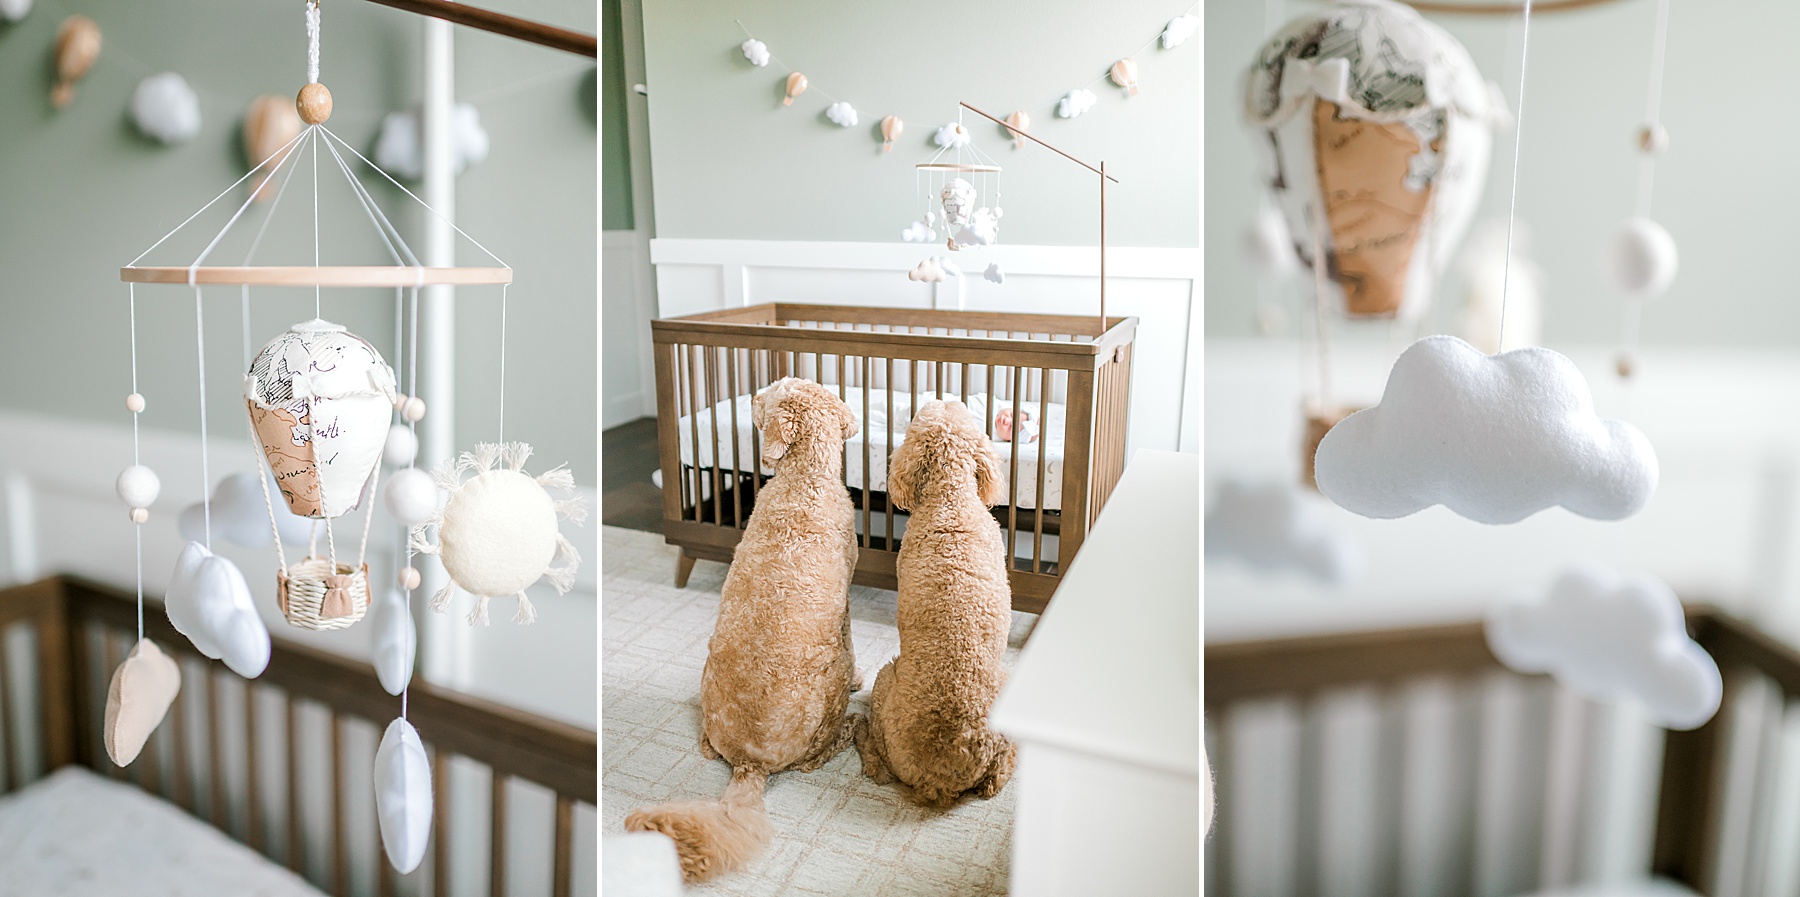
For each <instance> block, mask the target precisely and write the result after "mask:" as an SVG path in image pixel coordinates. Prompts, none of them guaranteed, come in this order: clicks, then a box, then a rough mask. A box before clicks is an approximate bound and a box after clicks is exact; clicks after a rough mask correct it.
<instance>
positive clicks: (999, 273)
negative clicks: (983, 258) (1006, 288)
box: [981, 262, 1006, 283]
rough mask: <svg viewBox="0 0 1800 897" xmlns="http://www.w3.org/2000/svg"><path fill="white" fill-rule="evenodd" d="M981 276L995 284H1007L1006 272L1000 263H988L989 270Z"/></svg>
mask: <svg viewBox="0 0 1800 897" xmlns="http://www.w3.org/2000/svg"><path fill="white" fill-rule="evenodd" d="M981 276H982V277H985V278H987V279H988V280H990V281H993V282H994V283H1005V282H1006V272H1005V271H1004V270H1002V269H1001V267H1000V263H999V262H988V266H987V270H986V271H983V272H981Z"/></svg>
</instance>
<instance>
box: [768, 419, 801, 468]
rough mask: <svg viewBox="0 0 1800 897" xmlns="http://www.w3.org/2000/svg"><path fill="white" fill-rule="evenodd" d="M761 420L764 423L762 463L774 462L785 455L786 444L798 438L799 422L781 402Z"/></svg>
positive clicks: (788, 444) (790, 443)
mask: <svg viewBox="0 0 1800 897" xmlns="http://www.w3.org/2000/svg"><path fill="white" fill-rule="evenodd" d="M763 420H764V422H765V423H766V426H764V427H763V428H762V444H763V450H762V454H763V463H764V464H774V463H775V462H776V461H779V460H781V459H782V458H783V457H784V456H786V455H787V450H788V446H790V445H793V444H794V440H795V439H798V438H799V436H800V434H799V432H798V430H799V429H800V424H799V422H798V421H796V420H795V419H794V413H793V412H792V411H790V410H788V408H787V406H786V405H783V404H777V405H776V406H775V408H774V410H773V411H770V412H769V413H768V414H766V415H764V418H763Z"/></svg>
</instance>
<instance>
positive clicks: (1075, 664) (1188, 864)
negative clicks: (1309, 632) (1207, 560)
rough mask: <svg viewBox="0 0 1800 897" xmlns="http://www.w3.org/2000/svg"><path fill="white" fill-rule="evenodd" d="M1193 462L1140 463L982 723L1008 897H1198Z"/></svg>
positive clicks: (1196, 491) (1144, 458)
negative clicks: (1007, 859) (1015, 760)
mask: <svg viewBox="0 0 1800 897" xmlns="http://www.w3.org/2000/svg"><path fill="white" fill-rule="evenodd" d="M1200 501H1201V499H1200V456H1198V455H1194V454H1180V453H1176V452H1158V451H1140V452H1138V453H1137V454H1136V456H1134V457H1133V458H1132V460H1131V463H1130V464H1129V465H1128V466H1127V467H1126V468H1125V474H1124V477H1123V478H1122V479H1120V480H1119V484H1118V486H1117V488H1115V489H1114V491H1113V494H1112V497H1111V498H1109V499H1108V500H1107V503H1106V509H1105V510H1104V511H1102V512H1101V514H1100V518H1099V520H1098V521H1096V522H1095V525H1094V528H1093V530H1092V531H1091V532H1090V533H1089V536H1088V540H1087V542H1086V543H1085V544H1083V546H1082V548H1081V554H1080V556H1079V557H1077V558H1076V560H1075V563H1074V564H1073V565H1072V566H1071V567H1070V568H1069V570H1068V572H1067V573H1066V574H1065V575H1064V576H1063V581H1062V585H1061V586H1060V587H1059V588H1058V589H1057V591H1056V595H1055V597H1054V598H1052V599H1051V602H1050V606H1049V608H1048V610H1047V611H1046V612H1045V613H1044V616H1043V618H1042V619H1041V620H1039V621H1038V624H1037V628H1036V629H1035V630H1034V631H1033V632H1032V635H1031V640H1030V642H1029V643H1027V644H1026V646H1025V651H1024V654H1023V655H1022V656H1021V657H1020V659H1019V665H1018V668H1017V669H1016V670H1015V671H1014V673H1013V676H1012V680H1011V681H1010V682H1009V683H1008V685H1007V687H1006V689H1005V690H1004V691H1003V692H1001V694H1000V699H999V701H998V702H997V703H996V704H995V705H994V710H993V713H992V714H991V716H990V719H991V721H992V723H993V725H994V727H995V728H997V729H999V730H1000V731H1001V732H1004V733H1005V734H1006V735H1007V736H1009V737H1011V738H1012V739H1013V740H1014V741H1016V742H1018V744H1019V765H1018V769H1017V771H1016V772H1015V774H1014V776H1013V780H1012V785H1011V787H1013V788H1016V789H1018V792H1017V793H1018V801H1019V807H1018V816H1017V819H1016V821H1015V822H1014V825H1013V858H1012V881H1011V893H1012V897H1047V895H1083V897H1087V895H1097V894H1120V895H1126V894H1128V895H1133V897H1157V895H1182V897H1189V895H1197V894H1199V893H1200V813H1201V809H1200V788H1201V776H1202V764H1201V757H1200V750H1201V749H1200Z"/></svg>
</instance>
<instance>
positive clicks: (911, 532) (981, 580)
mask: <svg viewBox="0 0 1800 897" xmlns="http://www.w3.org/2000/svg"><path fill="white" fill-rule="evenodd" d="M889 470H890V471H891V472H890V473H889V475H888V498H889V499H891V500H892V501H893V502H894V504H895V505H897V506H899V507H903V508H908V509H910V512H911V514H912V517H911V519H910V520H909V521H908V523H907V526H906V537H905V538H904V539H903V540H902V541H901V543H900V557H899V558H898V560H897V561H896V563H897V565H898V566H897V572H898V574H899V579H900V612H899V627H900V656H899V657H896V658H894V660H893V661H892V662H890V663H889V664H888V665H887V666H885V667H883V668H882V670H881V673H880V674H879V675H877V676H876V677H875V691H874V694H873V695H871V696H870V698H869V713H868V715H867V716H861V715H859V716H857V717H856V721H855V724H854V725H855V730H856V747H857V751H858V753H860V754H861V755H862V765H863V772H864V773H865V774H867V775H868V776H869V778H871V779H874V780H875V781H876V782H877V783H879V784H886V783H887V782H889V781H892V780H893V779H896V778H897V779H899V780H900V781H902V782H905V783H906V784H908V785H911V786H912V795H913V799H914V800H916V801H918V802H919V803H923V804H930V805H934V806H940V807H941V806H948V805H949V804H951V803H953V802H955V800H956V799H957V798H958V797H959V796H961V795H962V794H963V792H965V791H970V790H974V791H975V792H976V793H977V794H979V795H980V796H982V797H984V798H985V797H993V796H994V795H995V794H998V793H999V792H1000V789H1001V788H1004V787H1006V780H1007V779H1008V778H1010V777H1011V776H1012V770H1013V755H1014V750H1013V745H1012V743H1011V742H1009V741H1007V740H1006V739H1005V738H1003V737H1001V736H1000V735H999V733H996V732H994V731H993V730H992V729H989V728H988V726H987V715H988V710H989V709H990V708H992V707H993V705H994V698H995V697H996V696H998V695H999V693H1000V686H1001V685H1002V684H1003V683H1004V682H1005V680H1006V671H1005V670H1004V669H1003V668H1002V667H1001V665H1000V658H1001V656H1002V655H1003V654H1004V653H1005V652H1006V636H1007V632H1008V630H1010V629H1011V627H1012V617H1011V614H1010V611H1011V609H1012V589H1011V587H1010V585H1009V584H1008V582H1007V578H1006V558H1007V551H1006V541H1005V539H1004V538H1003V537H1002V536H1001V533H1000V525H999V524H998V523H996V522H995V521H994V518H993V516H992V515H990V514H989V513H988V508H990V507H992V506H993V505H996V504H999V503H1000V502H1001V501H1004V500H1005V496H1006V489H1005V483H1004V481H1003V476H1002V474H1001V472H1000V465H999V463H998V462H997V461H996V460H995V459H994V456H993V453H992V451H991V450H990V448H989V445H988V440H987V437H986V436H985V435H984V434H983V433H982V429H981V422H980V420H978V419H977V418H976V417H975V415H973V414H971V413H970V412H969V410H968V409H967V408H964V407H963V405H962V403H961V402H955V401H951V402H927V403H926V404H924V405H922V406H920V408H919V413H918V414H917V415H915V416H914V417H913V420H912V424H911V425H910V426H908V427H907V428H906V441H905V442H902V443H901V444H900V448H898V449H896V450H895V451H894V457H893V460H892V462H891V463H890V464H889Z"/></svg>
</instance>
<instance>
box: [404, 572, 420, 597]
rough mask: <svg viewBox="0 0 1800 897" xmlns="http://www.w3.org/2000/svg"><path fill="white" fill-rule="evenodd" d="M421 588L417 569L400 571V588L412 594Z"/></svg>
mask: <svg viewBox="0 0 1800 897" xmlns="http://www.w3.org/2000/svg"><path fill="white" fill-rule="evenodd" d="M418 587H419V570H418V568H417V567H406V568H403V569H402V570H401V571H400V588H402V589H405V590H406V591H408V592H410V591H412V590H413V589H416V588H418Z"/></svg>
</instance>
